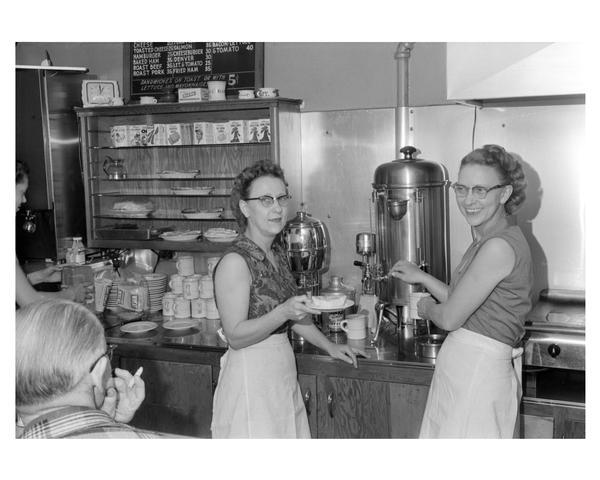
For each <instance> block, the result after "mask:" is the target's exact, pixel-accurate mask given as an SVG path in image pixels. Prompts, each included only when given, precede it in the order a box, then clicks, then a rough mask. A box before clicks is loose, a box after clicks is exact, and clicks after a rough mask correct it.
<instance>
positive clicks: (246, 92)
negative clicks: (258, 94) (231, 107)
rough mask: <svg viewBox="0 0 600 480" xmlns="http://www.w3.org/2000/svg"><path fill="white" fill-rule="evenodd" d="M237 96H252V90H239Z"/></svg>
mask: <svg viewBox="0 0 600 480" xmlns="http://www.w3.org/2000/svg"><path fill="white" fill-rule="evenodd" d="M238 98H244V99H245V98H254V90H240V91H239V92H238Z"/></svg>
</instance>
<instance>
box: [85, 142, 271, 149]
mask: <svg viewBox="0 0 600 480" xmlns="http://www.w3.org/2000/svg"><path fill="white" fill-rule="evenodd" d="M261 145H262V146H265V145H271V142H252V143H241V142H239V143H207V144H198V145H196V144H184V145H127V146H123V147H114V146H109V145H89V146H88V148H89V149H90V150H139V149H143V150H146V149H150V148H158V149H166V148H214V147H226V148H232V147H244V148H246V147H259V146H261Z"/></svg>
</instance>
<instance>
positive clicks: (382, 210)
mask: <svg viewBox="0 0 600 480" xmlns="http://www.w3.org/2000/svg"><path fill="white" fill-rule="evenodd" d="M400 152H401V154H402V155H403V158H401V159H398V160H394V161H392V162H388V163H384V164H382V165H379V166H378V167H377V168H376V169H375V175H374V181H373V184H372V185H373V192H372V199H373V202H374V203H375V211H376V220H377V235H376V239H377V241H376V248H375V249H374V252H375V253H376V255H377V262H376V263H375V265H374V266H372V267H368V268H367V265H370V264H369V263H368V262H365V261H363V262H355V265H359V266H362V268H363V283H367V282H368V283H367V287H369V288H370V286H371V285H370V281H374V282H375V293H376V295H377V297H378V299H379V302H378V305H377V306H376V310H377V311H378V320H377V326H376V328H375V334H374V336H373V338H372V339H371V342H372V343H376V342H377V339H378V337H379V328H380V326H381V322H382V321H383V319H384V313H385V312H386V311H389V307H390V306H392V307H395V308H396V311H397V313H396V315H395V316H396V318H397V319H400V321H398V322H397V325H398V330H399V331H400V328H401V327H403V326H405V325H406V324H409V323H412V322H413V320H412V319H411V315H410V310H409V305H410V296H411V294H412V293H414V292H418V291H420V290H421V286H419V285H411V284H408V283H405V282H402V281H401V280H400V279H398V278H395V277H392V276H389V275H387V272H389V270H390V269H391V268H392V266H393V265H394V264H395V263H396V262H397V261H399V260H408V261H410V262H413V263H415V264H417V265H418V266H419V268H421V269H422V270H424V271H426V272H427V273H430V274H431V275H433V276H434V277H436V278H437V279H439V280H441V281H442V282H444V283H448V281H449V275H450V242H449V219H448V190H449V186H450V181H449V180H448V171H447V170H446V167H444V166H443V165H441V164H438V163H435V162H431V161H427V160H422V159H417V158H414V155H415V153H416V152H417V149H416V148H414V147H412V146H406V147H403V148H401V149H400ZM363 244H364V241H363V242H359V239H358V238H357V252H358V253H361V254H362V252H363V251H367V252H368V251H369V249H365V247H364V246H363ZM359 247H360V248H359ZM365 263H366V265H365Z"/></svg>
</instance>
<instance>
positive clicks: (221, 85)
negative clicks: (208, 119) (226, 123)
mask: <svg viewBox="0 0 600 480" xmlns="http://www.w3.org/2000/svg"><path fill="white" fill-rule="evenodd" d="M207 85H208V100H209V101H213V100H225V80H211V81H209V82H207Z"/></svg>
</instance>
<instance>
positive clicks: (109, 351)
mask: <svg viewBox="0 0 600 480" xmlns="http://www.w3.org/2000/svg"><path fill="white" fill-rule="evenodd" d="M115 348H117V346H116V345H113V344H110V345H106V351H105V352H104V353H103V354H102V355H100V356H99V357H98V358H97V359H96V360H95V361H94V363H92V366H91V367H90V373H92V371H93V370H94V368H96V365H98V362H99V361H100V360H101V359H102V357H108V362H109V363H110V362H112V357H113V351H114V350H115Z"/></svg>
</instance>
